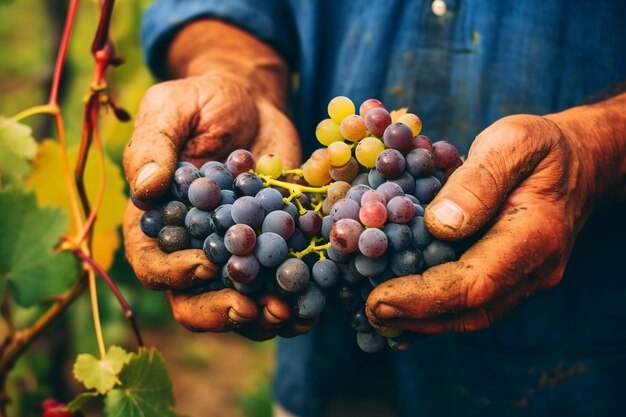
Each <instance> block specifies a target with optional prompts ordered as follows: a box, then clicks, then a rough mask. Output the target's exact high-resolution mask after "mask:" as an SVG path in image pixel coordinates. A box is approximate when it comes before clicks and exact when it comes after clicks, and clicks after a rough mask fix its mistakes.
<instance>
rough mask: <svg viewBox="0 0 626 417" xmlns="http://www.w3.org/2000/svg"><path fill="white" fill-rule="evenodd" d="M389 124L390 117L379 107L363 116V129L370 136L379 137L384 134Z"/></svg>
mask: <svg viewBox="0 0 626 417" xmlns="http://www.w3.org/2000/svg"><path fill="white" fill-rule="evenodd" d="M390 124H391V115H390V114H389V112H388V111H387V110H386V109H384V108H381V107H377V108H374V109H371V110H370V111H368V112H367V114H366V115H365V127H367V130H369V131H370V132H371V133H372V135H375V136H378V137H381V136H383V134H384V133H385V129H387V126H389V125H390Z"/></svg>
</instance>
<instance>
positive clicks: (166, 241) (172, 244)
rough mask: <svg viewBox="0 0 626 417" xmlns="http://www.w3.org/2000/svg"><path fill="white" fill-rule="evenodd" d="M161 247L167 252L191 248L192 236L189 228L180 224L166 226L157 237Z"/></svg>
mask: <svg viewBox="0 0 626 417" xmlns="http://www.w3.org/2000/svg"><path fill="white" fill-rule="evenodd" d="M157 239H158V242H159V248H160V249H161V250H162V251H163V252H165V253H172V252H175V251H179V250H183V249H189V245H190V243H191V236H190V235H189V232H187V229H185V228H184V227H180V226H165V227H164V228H163V229H161V231H160V232H159V235H158V237H157Z"/></svg>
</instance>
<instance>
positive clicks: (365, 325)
mask: <svg viewBox="0 0 626 417" xmlns="http://www.w3.org/2000/svg"><path fill="white" fill-rule="evenodd" d="M350 326H351V327H352V328H353V329H354V330H356V331H357V332H371V331H372V326H371V325H370V322H369V321H368V320H367V315H366V314H365V310H364V309H362V308H361V309H359V310H358V311H357V312H356V313H354V316H352V321H351V322H350Z"/></svg>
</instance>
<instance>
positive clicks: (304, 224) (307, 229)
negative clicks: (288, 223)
mask: <svg viewBox="0 0 626 417" xmlns="http://www.w3.org/2000/svg"><path fill="white" fill-rule="evenodd" d="M340 201H341V200H340ZM337 203H338V202H337ZM337 203H335V204H337ZM298 228H299V229H300V230H301V231H302V233H304V235H305V236H308V237H313V236H315V235H316V234H317V233H318V232H319V231H320V230H321V229H322V217H321V216H320V215H319V213H318V212H316V211H313V210H308V211H307V212H306V213H304V214H303V215H301V216H300V218H298Z"/></svg>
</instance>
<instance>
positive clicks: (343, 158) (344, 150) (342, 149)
mask: <svg viewBox="0 0 626 417" xmlns="http://www.w3.org/2000/svg"><path fill="white" fill-rule="evenodd" d="M351 156H352V151H351V149H350V146H349V145H348V144H347V143H345V142H333V143H331V144H330V145H328V160H329V162H330V164H331V165H332V166H336V167H338V166H341V165H343V164H345V163H346V162H348V161H349V160H350V157H351Z"/></svg>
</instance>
